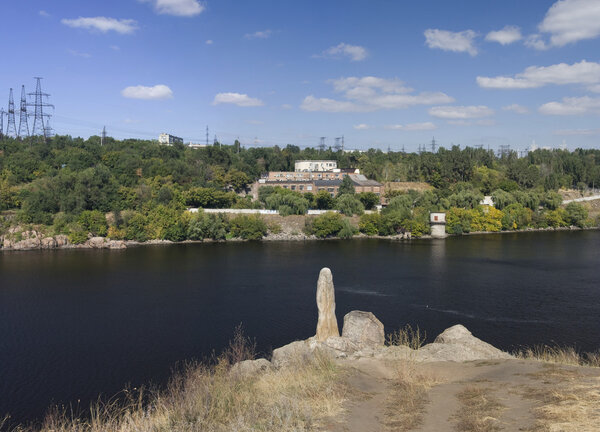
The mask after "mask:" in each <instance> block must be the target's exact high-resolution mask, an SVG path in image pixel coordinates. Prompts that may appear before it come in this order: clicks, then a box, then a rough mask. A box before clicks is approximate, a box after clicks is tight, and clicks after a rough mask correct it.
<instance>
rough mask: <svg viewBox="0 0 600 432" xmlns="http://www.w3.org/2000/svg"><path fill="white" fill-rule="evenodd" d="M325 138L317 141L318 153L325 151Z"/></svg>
mask: <svg viewBox="0 0 600 432" xmlns="http://www.w3.org/2000/svg"><path fill="white" fill-rule="evenodd" d="M325 138H327V137H321V139H320V140H319V151H325Z"/></svg>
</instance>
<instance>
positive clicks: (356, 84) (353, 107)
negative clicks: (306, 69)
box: [300, 76, 454, 112]
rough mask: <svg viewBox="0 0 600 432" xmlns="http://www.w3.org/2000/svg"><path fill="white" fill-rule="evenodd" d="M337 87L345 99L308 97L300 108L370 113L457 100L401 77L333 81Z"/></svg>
mask: <svg viewBox="0 0 600 432" xmlns="http://www.w3.org/2000/svg"><path fill="white" fill-rule="evenodd" d="M329 83H330V84H332V86H333V90H334V92H336V93H341V94H342V96H343V100H337V99H330V98H317V97H315V96H313V95H310V96H307V97H306V98H305V99H304V101H303V102H302V104H301V105H300V108H301V109H303V110H305V111H327V112H368V111H377V110H382V109H400V108H408V107H410V106H414V105H435V104H444V103H451V102H453V101H454V99H452V98H451V97H450V96H448V95H446V94H445V93H441V92H435V93H429V92H424V93H418V94H413V93H412V92H413V89H411V88H409V87H406V86H404V84H403V83H402V81H400V80H398V79H385V78H379V77H372V76H367V77H361V78H359V77H347V78H339V79H335V80H330V81H329Z"/></svg>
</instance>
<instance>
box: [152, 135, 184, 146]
mask: <svg viewBox="0 0 600 432" xmlns="http://www.w3.org/2000/svg"><path fill="white" fill-rule="evenodd" d="M158 143H159V144H166V145H173V144H175V143H179V144H183V138H180V137H177V136H175V135H171V134H168V133H161V134H160V135H159V136H158Z"/></svg>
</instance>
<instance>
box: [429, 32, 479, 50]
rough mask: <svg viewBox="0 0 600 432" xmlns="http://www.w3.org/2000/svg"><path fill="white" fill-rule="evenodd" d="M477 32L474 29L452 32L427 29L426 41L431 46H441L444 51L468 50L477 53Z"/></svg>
mask: <svg viewBox="0 0 600 432" xmlns="http://www.w3.org/2000/svg"><path fill="white" fill-rule="evenodd" d="M476 36H477V33H475V32H474V31H473V30H465V31H461V32H451V31H447V30H439V29H427V30H425V43H426V44H427V46H428V47H429V48H439V49H441V50H444V51H453V52H468V53H469V54H471V55H472V56H475V55H477V48H475V45H474V42H475V37H476Z"/></svg>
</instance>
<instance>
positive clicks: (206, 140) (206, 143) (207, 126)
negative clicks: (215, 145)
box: [206, 125, 208, 147]
mask: <svg viewBox="0 0 600 432" xmlns="http://www.w3.org/2000/svg"><path fill="white" fill-rule="evenodd" d="M206 147H208V125H206Z"/></svg>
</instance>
